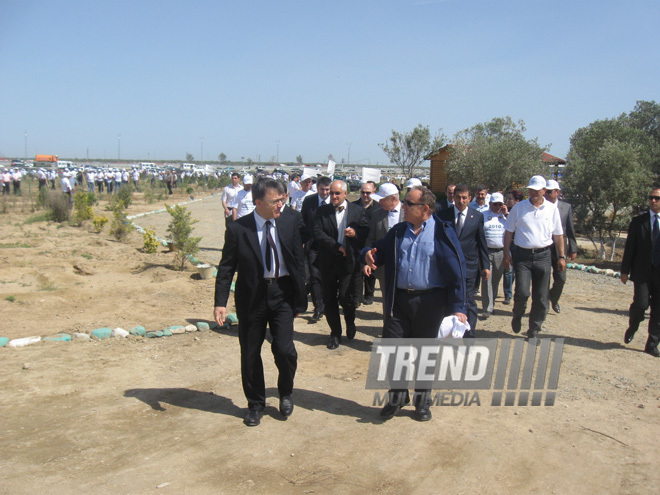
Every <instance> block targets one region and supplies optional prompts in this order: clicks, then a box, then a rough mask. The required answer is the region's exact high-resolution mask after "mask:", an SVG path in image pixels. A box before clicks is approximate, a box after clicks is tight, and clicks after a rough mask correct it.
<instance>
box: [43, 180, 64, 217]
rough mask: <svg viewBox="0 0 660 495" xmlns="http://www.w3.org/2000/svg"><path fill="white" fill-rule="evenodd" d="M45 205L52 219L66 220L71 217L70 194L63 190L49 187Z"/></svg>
mask: <svg viewBox="0 0 660 495" xmlns="http://www.w3.org/2000/svg"><path fill="white" fill-rule="evenodd" d="M44 189H45V188H44ZM45 206H46V208H47V209H48V214H49V217H50V219H51V220H52V221H54V222H66V221H67V220H68V219H69V215H70V213H71V210H70V206H71V203H70V199H69V196H68V195H66V194H64V193H63V192H62V191H57V190H54V189H48V191H47V192H46V202H45Z"/></svg>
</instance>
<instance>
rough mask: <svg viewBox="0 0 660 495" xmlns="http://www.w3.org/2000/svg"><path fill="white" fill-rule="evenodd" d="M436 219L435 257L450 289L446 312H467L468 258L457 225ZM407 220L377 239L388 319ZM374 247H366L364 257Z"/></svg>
mask: <svg viewBox="0 0 660 495" xmlns="http://www.w3.org/2000/svg"><path fill="white" fill-rule="evenodd" d="M434 220H435V256H436V260H437V263H438V267H439V268H440V273H439V275H440V280H441V283H442V287H443V288H445V289H446V291H447V300H446V301H444V304H445V306H446V307H447V314H446V315H445V316H447V315H450V314H453V313H463V314H467V294H466V290H465V258H464V257H463V251H462V250H461V244H460V242H459V241H458V237H457V236H456V231H455V230H454V227H453V226H452V225H451V224H450V223H448V222H445V221H443V220H441V219H440V218H439V217H438V216H437V215H434ZM408 226H409V224H408V222H401V223H398V224H396V225H395V226H394V227H392V228H391V229H390V230H389V232H388V233H387V235H386V236H385V237H383V238H382V239H380V240H378V241H376V242H375V244H374V246H373V247H375V248H376V253H374V259H375V264H376V266H384V267H385V287H384V289H383V298H384V306H383V308H384V311H383V312H384V313H385V318H388V317H390V316H392V310H393V307H394V292H395V290H396V272H397V267H398V265H399V258H398V253H399V250H400V249H401V242H402V241H403V235H404V233H405V231H406V229H407V228H408ZM369 249H371V248H364V249H363V250H362V256H364V255H365V254H366V253H367V251H368V250H369Z"/></svg>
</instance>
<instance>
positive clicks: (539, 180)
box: [527, 175, 546, 191]
mask: <svg viewBox="0 0 660 495" xmlns="http://www.w3.org/2000/svg"><path fill="white" fill-rule="evenodd" d="M545 188H546V183H545V178H544V177H543V176H542V175H535V176H534V177H532V178H531V179H529V184H527V189H534V190H535V191H540V190H541V189H545Z"/></svg>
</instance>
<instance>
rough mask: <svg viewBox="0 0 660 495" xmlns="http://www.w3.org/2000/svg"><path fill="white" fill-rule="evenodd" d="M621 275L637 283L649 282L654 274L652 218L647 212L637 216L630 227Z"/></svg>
mask: <svg viewBox="0 0 660 495" xmlns="http://www.w3.org/2000/svg"><path fill="white" fill-rule="evenodd" d="M621 273H625V274H628V276H629V278H630V280H632V281H633V282H637V283H643V282H648V281H649V280H650V279H651V275H652V274H653V241H652V235H651V216H650V213H649V212H648V211H647V212H645V213H642V214H641V215H637V216H636V217H635V218H633V219H632V221H631V222H630V226H629V227H628V238H627V239H626V247H625V249H624V251H623V259H622V260H621Z"/></svg>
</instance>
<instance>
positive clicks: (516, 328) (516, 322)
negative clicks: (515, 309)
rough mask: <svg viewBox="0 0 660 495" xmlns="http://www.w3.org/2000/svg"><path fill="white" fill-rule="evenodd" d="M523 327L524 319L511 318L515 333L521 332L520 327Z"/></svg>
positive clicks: (512, 328)
mask: <svg viewBox="0 0 660 495" xmlns="http://www.w3.org/2000/svg"><path fill="white" fill-rule="evenodd" d="M521 328H522V321H521V320H520V318H514V319H512V320H511V330H513V333H520V329H521Z"/></svg>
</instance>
